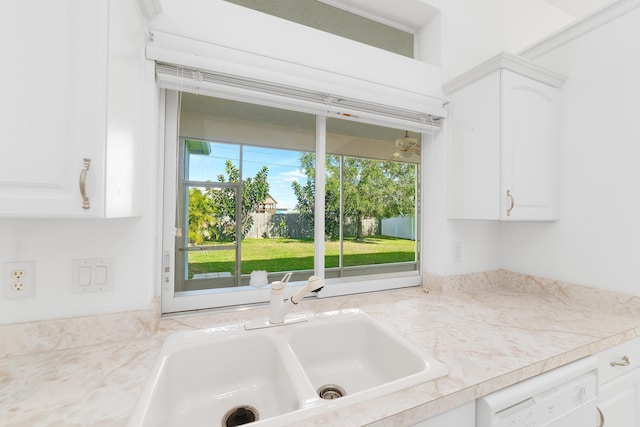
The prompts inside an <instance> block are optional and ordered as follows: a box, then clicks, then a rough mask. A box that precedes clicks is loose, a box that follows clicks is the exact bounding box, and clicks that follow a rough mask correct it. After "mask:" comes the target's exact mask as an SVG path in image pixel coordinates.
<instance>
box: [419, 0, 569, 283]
mask: <svg viewBox="0 0 640 427" xmlns="http://www.w3.org/2000/svg"><path fill="white" fill-rule="evenodd" d="M422 1H425V2H426V3H428V4H430V5H433V6H434V7H436V8H438V9H440V10H441V13H440V16H439V17H438V18H439V21H438V22H436V24H438V25H439V27H440V31H441V34H440V35H441V39H442V46H441V49H442V57H441V63H442V74H443V76H445V78H444V81H443V83H444V82H446V81H448V80H450V79H452V78H454V77H456V76H457V75H458V74H460V73H462V72H465V71H467V70H468V69H470V68H472V67H474V66H476V65H478V64H479V63H481V62H483V61H485V60H487V59H488V58H490V57H491V56H494V55H495V54H497V53H499V52H501V51H509V52H515V51H517V50H519V49H521V48H524V47H526V46H528V45H529V44H531V43H532V42H534V41H536V40H538V39H541V38H543V37H545V36H546V35H548V34H550V33H551V32H553V31H555V30H557V29H558V28H560V27H562V26H564V25H566V24H567V23H569V22H570V21H572V20H573V18H572V17H571V16H569V15H567V14H566V13H564V12H561V11H559V10H558V9H556V8H554V7H551V6H550V5H549V4H548V3H546V2H545V1H542V0H524V1H518V2H513V1H511V0H483V1H481V2H478V1H471V0H446V1H445V0H422ZM429 34H432V32H431V31H425V32H424V33H422V34H420V36H421V37H423V36H424V37H426V36H428V35H429ZM422 44H423V45H426V42H424V41H423V42H422ZM423 55H424V54H423ZM448 140H449V129H448V124H447V122H446V121H445V123H444V125H443V127H442V129H441V130H440V132H439V134H438V135H437V137H436V139H435V141H433V142H427V147H426V157H425V160H424V162H425V163H424V164H425V168H426V170H427V172H426V174H427V177H426V179H425V182H424V185H425V205H426V207H425V218H424V224H425V225H424V226H425V236H424V239H425V245H426V248H425V253H424V254H423V257H424V265H425V269H426V271H428V272H430V273H434V274H441V275H450V274H464V273H472V272H478V271H486V270H494V269H497V268H501V267H502V263H501V259H500V254H501V250H500V240H499V236H500V234H499V231H500V223H499V222H497V221H471V220H448V219H447V212H446V206H447V193H446V191H447V158H448V153H447V150H448V148H447V144H448ZM456 247H457V249H456ZM456 251H457V252H458V255H459V261H456V260H454V252H456Z"/></svg>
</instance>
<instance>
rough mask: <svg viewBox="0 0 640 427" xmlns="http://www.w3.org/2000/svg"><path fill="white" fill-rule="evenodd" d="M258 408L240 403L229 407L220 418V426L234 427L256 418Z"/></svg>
mask: <svg viewBox="0 0 640 427" xmlns="http://www.w3.org/2000/svg"><path fill="white" fill-rule="evenodd" d="M258 418H259V417H258V410H257V409H256V408H254V407H253V406H249V405H242V406H236V407H235V408H231V409H230V410H229V411H227V413H226V414H224V417H223V418H222V427H235V426H241V425H243V424H249V423H252V422H254V421H257V420H258Z"/></svg>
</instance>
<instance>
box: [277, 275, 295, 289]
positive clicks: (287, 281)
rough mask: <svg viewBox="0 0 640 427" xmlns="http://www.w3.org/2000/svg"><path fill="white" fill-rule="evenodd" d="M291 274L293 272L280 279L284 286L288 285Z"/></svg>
mask: <svg viewBox="0 0 640 427" xmlns="http://www.w3.org/2000/svg"><path fill="white" fill-rule="evenodd" d="M291 274H292V273H291V272H288V273H287V274H285V275H284V276H283V277H282V280H280V281H281V282H282V286H283V287H284V286H287V283H289V279H291Z"/></svg>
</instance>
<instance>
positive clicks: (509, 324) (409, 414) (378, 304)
mask: <svg viewBox="0 0 640 427" xmlns="http://www.w3.org/2000/svg"><path fill="white" fill-rule="evenodd" d="M426 285H428V286H429V289H431V290H432V291H431V292H429V293H426V292H424V291H423V289H422V288H419V287H413V288H406V289H399V290H393V291H382V292H375V293H369V294H359V295H351V296H343V297H335V298H325V299H309V300H305V301H303V302H302V303H301V306H302V307H301V309H298V310H297V311H296V313H305V312H306V313H319V312H324V311H333V310H339V309H346V308H359V309H361V310H363V311H364V312H366V313H368V314H369V315H370V316H372V317H373V318H375V319H377V320H378V321H380V322H382V323H384V324H385V325H387V326H388V327H389V328H391V329H392V330H394V331H395V332H397V333H398V334H400V335H401V336H403V337H404V338H406V339H407V340H408V341H409V342H411V343H412V344H413V345H415V346H416V347H417V348H418V349H419V350H421V351H423V352H424V353H426V354H429V355H431V356H433V357H434V358H436V359H438V360H439V361H441V362H442V363H444V364H445V365H446V366H447V367H448V369H449V375H448V376H447V377H444V378H441V379H438V380H435V381H432V382H429V383H426V384H422V385H419V386H416V387H412V388H409V389H406V390H403V391H400V392H397V393H393V394H391V395H388V396H385V397H382V398H378V399H373V400H370V401H367V402H363V403H359V404H356V405H353V406H351V407H349V408H345V409H342V410H339V411H336V412H334V413H331V414H328V415H324V416H320V417H317V418H314V419H310V420H308V422H306V423H304V425H308V426H326V425H331V426H362V425H374V426H403V425H411V424H412V423H416V422H418V421H421V420H423V419H426V418H428V417H430V416H434V415H436V414H438V413H441V412H444V411H446V410H449V409H453V408H455V407H457V406H459V405H462V404H464V403H467V402H469V401H471V400H473V399H476V398H478V397H480V396H483V395H485V394H487V393H490V392H493V391H495V390H498V389H501V388H503V387H506V386H509V385H511V384H514V383H516V382H518V381H521V380H524V379H526V378H529V377H532V376H535V375H537V374H540V373H542V372H546V371H548V370H550V369H553V368H555V367H558V366H561V365H563V364H566V363H570V362H572V361H574V360H577V359H579V358H582V357H584V356H587V355H590V354H594V353H597V352H599V351H601V350H604V349H606V348H608V347H611V346H613V345H615V344H618V343H620V342H623V341H626V340H629V339H632V338H634V337H637V336H640V316H639V315H638V314H639V313H640V298H639V297H631V296H628V295H620V294H615V293H612V292H607V291H602V290H596V289H593V288H586V287H581V286H574V285H569V284H564V283H559V282H555V281H549V280H544V279H539V278H535V277H531V276H524V275H519V274H516V273H510V272H505V271H498V272H492V273H482V274H474V275H467V276H456V277H455V278H453V279H451V278H438V277H428V278H427V279H426ZM292 314H293V313H292ZM267 317H268V308H267V307H266V306H261V307H258V308H252V309H246V310H229V311H218V312H210V313H201V314H193V315H189V316H183V317H175V318H163V319H162V320H160V322H159V323H158V324H157V327H155V328H154V332H153V333H152V334H149V335H148V336H142V337H130V338H122V337H120V338H118V339H117V340H111V341H109V342H105V343H97V344H92V345H85V346H79V347H67V348H61V349H53V350H46V351H36V352H29V353H25V354H13V355H12V354H6V355H4V356H3V357H1V358H0V425H1V426H4V427H17V426H25V427H26V426H28V427H45V426H47V427H49V426H126V425H127V420H128V417H129V416H130V414H131V413H132V411H133V408H134V407H135V404H136V401H137V399H138V397H139V395H140V392H141V390H142V388H143V386H144V384H145V383H146V381H147V379H148V376H149V374H150V372H151V369H152V367H153V365H154V363H155V360H156V358H157V356H158V354H159V352H160V349H161V347H162V343H163V341H164V339H165V338H166V337H167V336H168V335H169V334H171V333H173V332H175V331H182V330H188V329H202V328H209V327H212V326H218V325H225V324H227V325H228V324H237V323H243V322H245V321H248V320H256V319H259V320H261V319H266V318H267ZM88 329H89V330H90V328H88ZM0 334H1V335H0V337H1V338H2V340H5V339H11V334H9V333H7V332H6V330H3V329H0ZM297 425H301V424H300V423H298V424H297Z"/></svg>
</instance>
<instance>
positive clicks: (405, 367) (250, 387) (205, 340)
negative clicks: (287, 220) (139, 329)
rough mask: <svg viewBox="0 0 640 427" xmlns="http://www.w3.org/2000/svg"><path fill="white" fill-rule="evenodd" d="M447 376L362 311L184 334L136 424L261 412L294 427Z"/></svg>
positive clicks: (173, 340) (160, 366) (162, 359)
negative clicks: (260, 325)
mask: <svg viewBox="0 0 640 427" xmlns="http://www.w3.org/2000/svg"><path fill="white" fill-rule="evenodd" d="M446 374H447V369H446V368H445V367H444V366H443V365H442V364H440V363H439V362H436V361H434V360H433V359H431V358H430V357H428V356H426V355H423V354H421V353H420V352H418V351H416V350H415V349H414V348H413V347H412V346H411V345H410V344H409V343H408V342H407V341H406V340H404V339H403V338H401V337H400V336H398V335H397V334H395V333H393V332H391V331H389V330H387V329H386V328H384V327H383V326H382V325H381V324H380V323H378V322H377V321H375V320H374V319H372V318H371V317H370V316H368V315H366V314H365V313H363V312H362V311H360V310H355V309H352V310H342V311H336V312H327V313H321V314H317V315H313V316H307V317H306V321H305V322H303V323H295V324H290V325H284V326H278V327H274V328H265V329H256V330H245V328H244V326H243V325H230V326H225V327H220V328H212V329H204V330H199V331H189V332H181V333H176V334H174V335H172V336H170V337H169V338H168V339H167V341H166V342H165V344H164V346H163V348H162V351H161V354H160V356H159V358H158V360H157V362H156V365H155V367H154V369H153V371H152V374H151V377H150V378H149V381H148V383H147V385H146V387H145V389H144V390H143V393H142V395H141V397H140V399H139V401H138V404H137V406H136V409H135V411H134V414H133V416H132V418H131V420H130V423H129V426H130V427H150V426H153V427H162V426H176V425H188V426H190V427H199V426H207V427H210V426H216V427H217V426H224V425H226V424H225V423H226V422H227V421H226V420H227V419H228V418H231V420H230V421H229V422H230V423H232V424H236V425H237V424H238V423H245V422H246V423H249V422H250V420H252V419H254V418H253V417H255V421H254V422H253V423H251V425H252V426H256V427H258V426H281V425H288V424H292V425H293V424H295V423H296V422H299V421H301V420H304V419H306V418H307V417H309V416H311V415H314V416H315V415H320V414H322V413H323V412H329V411H335V410H336V409H338V408H341V407H345V406H348V405H351V404H354V403H358V402H362V401H364V400H366V399H370V398H374V397H378V396H382V395H385V394H389V393H393V392H396V391H399V390H402V389H404V388H407V387H411V386H414V385H418V384H420V383H424V382H427V381H431V380H434V379H436V378H439V377H442V376H444V375H446ZM321 396H322V397H321ZM234 417H238V418H236V419H233V418H234Z"/></svg>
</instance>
